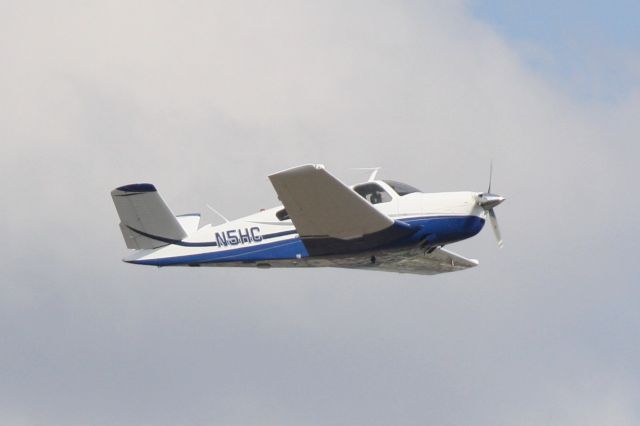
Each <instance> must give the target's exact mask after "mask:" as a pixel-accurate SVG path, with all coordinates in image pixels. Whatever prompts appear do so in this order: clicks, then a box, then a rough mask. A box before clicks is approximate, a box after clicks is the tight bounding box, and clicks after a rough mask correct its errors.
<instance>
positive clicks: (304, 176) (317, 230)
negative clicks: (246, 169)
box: [269, 164, 393, 240]
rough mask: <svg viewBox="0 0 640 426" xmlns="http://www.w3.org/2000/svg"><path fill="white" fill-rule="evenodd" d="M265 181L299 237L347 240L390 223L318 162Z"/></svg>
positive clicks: (376, 230)
mask: <svg viewBox="0 0 640 426" xmlns="http://www.w3.org/2000/svg"><path fill="white" fill-rule="evenodd" d="M269 180H270V181H271V184H272V185H273V187H274V188H275V190H276V192H277V193H278V198H280V201H282V204H283V205H284V207H285V208H286V209H287V212H288V213H289V217H290V218H291V220H292V221H293V224H294V225H295V227H296V229H297V231H298V234H299V235H300V236H301V237H332V238H339V239H343V240H350V239H354V238H360V237H362V236H364V235H367V234H371V233H374V232H378V231H381V230H383V229H386V228H388V227H390V226H391V225H392V224H393V219H391V218H390V217H389V216H387V215H385V214H384V213H381V212H380V211H378V210H377V209H376V208H375V207H373V205H371V204H369V202H368V201H367V200H365V199H364V198H362V197H361V196H360V195H358V194H357V193H356V192H355V191H354V190H352V189H351V188H349V187H348V186H347V185H345V184H344V183H342V182H341V181H340V180H338V179H336V178H335V177H334V176H333V175H331V174H330V173H329V172H327V171H326V170H325V168H324V166H322V165H313V164H308V165H304V166H299V167H294V168H292V169H288V170H284V171H282V172H279V173H275V174H273V175H271V176H269Z"/></svg>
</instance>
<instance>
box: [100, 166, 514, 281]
mask: <svg viewBox="0 0 640 426" xmlns="http://www.w3.org/2000/svg"><path fill="white" fill-rule="evenodd" d="M377 170H378V169H375V170H374V171H373V173H371V176H370V177H369V180H367V181H366V182H363V183H360V184H356V185H353V186H347V185H346V184H344V183H343V182H341V181H340V180H339V179H337V178H336V177H334V176H333V175H332V174H331V173H329V172H328V171H327V170H326V168H325V167H324V166H323V165H321V164H305V165H301V166H298V167H293V168H290V169H287V170H283V171H281V172H278V173H274V174H272V175H270V176H269V180H270V181H271V184H272V185H273V187H274V189H275V191H276V193H277V195H278V198H279V199H280V201H281V202H282V205H281V206H278V207H274V208H271V209H267V210H262V211H260V212H258V213H255V214H252V215H250V216H246V217H242V218H240V219H236V220H232V221H229V220H227V219H226V218H224V217H223V218H224V219H225V223H222V224H219V225H215V226H214V225H211V224H206V225H204V226H202V227H201V226H200V214H197V213H195V214H194V213H192V214H184V215H178V216H176V215H174V214H173V212H172V211H171V210H170V209H169V207H168V206H167V204H166V203H165V201H164V200H163V198H162V197H161V196H160V194H159V193H158V191H157V190H156V188H155V186H153V185H152V184H149V183H137V184H130V185H125V186H121V187H119V188H116V189H114V190H113V191H112V192H111V197H112V198H113V202H114V204H115V207H116V210H117V212H118V216H119V218H120V230H121V231H122V235H123V237H124V240H125V242H126V246H127V248H129V249H131V252H130V254H129V255H127V256H126V257H125V258H124V259H123V261H124V262H127V263H132V264H136V265H153V266H158V267H163V266H235V267H257V268H270V267H337V268H350V269H361V270H370V271H390V272H399V273H411V274H421V275H432V274H438V273H443V272H453V271H459V270H464V269H467V268H472V267H474V266H477V265H478V261H477V260H475V259H468V258H466V257H463V256H461V255H459V254H456V253H454V252H452V251H449V250H447V249H445V248H444V246H445V245H449V244H452V243H455V242H457V241H461V240H465V239H467V238H471V237H473V236H475V235H476V234H478V233H479V232H480V231H481V230H482V228H483V226H484V224H485V219H486V218H488V219H489V221H490V222H491V225H492V228H493V231H494V234H495V237H496V239H497V241H498V246H499V247H501V246H502V238H501V236H500V230H499V228H498V223H497V219H496V215H495V212H494V207H496V206H497V205H499V204H500V203H502V202H503V201H504V200H505V198H504V197H501V196H499V195H496V194H492V193H491V177H490V178H489V189H488V190H487V192H471V191H464V192H439V193H424V192H421V191H420V190H419V189H417V188H414V187H413V186H411V185H407V184H405V183H402V182H397V181H393V180H377V179H376V173H377ZM490 176H491V173H490ZM214 211H215V210H214ZM216 213H217V212H216Z"/></svg>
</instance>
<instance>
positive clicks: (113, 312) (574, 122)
mask: <svg viewBox="0 0 640 426" xmlns="http://www.w3.org/2000/svg"><path fill="white" fill-rule="evenodd" d="M0 16H2V18H0V20H1V22H0V24H1V25H0V27H1V28H2V30H1V31H2V34H3V36H2V37H1V38H0V39H2V40H3V42H2V44H1V45H0V54H1V55H2V57H3V59H4V60H3V63H4V64H7V66H4V67H2V69H0V89H1V90H2V93H3V97H2V101H0V116H1V117H2V125H1V126H0V137H2V140H3V155H2V156H0V166H1V170H2V171H1V172H0V175H1V176H2V178H3V182H5V192H4V197H5V198H4V200H5V201H4V203H3V210H4V212H3V215H4V221H3V222H4V224H3V225H2V226H3V228H2V231H3V234H4V235H5V236H6V237H7V241H8V243H7V244H5V245H3V247H2V249H0V250H2V256H3V259H5V262H6V263H5V267H4V268H3V269H4V278H3V284H2V287H1V288H2V293H3V297H2V300H0V312H2V315H3V321H2V322H1V325H0V334H1V335H2V336H4V337H3V344H2V346H3V350H2V352H1V353H0V362H1V363H2V365H3V371H4V373H3V377H4V380H3V381H2V382H3V383H2V384H0V401H2V402H1V403H0V418H3V417H4V418H5V419H9V420H10V421H14V420H15V419H18V420H21V419H24V421H23V422H22V423H24V424H42V423H46V424H82V423H94V424H95V423H98V424H163V423H165V424H175V423H189V424H211V423H214V424H215V423H216V422H217V423H218V424H238V423H241V424H264V423H278V424H286V423H290V424H301V423H302V424H305V423H308V424H327V423H329V424H353V423H368V424H389V423H395V424H415V423H424V422H429V423H435V424H466V423H469V419H473V423H474V424H492V425H493V424H513V423H523V424H539V423H543V422H551V423H553V422H558V423H562V424H584V423H585V422H586V421H587V420H588V419H597V420H598V421H599V422H600V423H613V422H615V423H621V424H625V422H626V423H628V424H633V423H636V422H637V419H638V416H639V413H638V412H637V410H634V409H633V403H632V402H633V401H634V398H635V396H637V393H638V391H639V389H640V388H639V385H638V370H637V367H636V366H635V360H636V359H637V357H638V355H639V354H638V353H637V352H638V350H637V347H639V346H638V345H637V343H638V341H637V340H638V339H637V333H636V332H635V330H636V329H637V326H638V321H639V319H638V316H637V314H636V309H635V306H634V304H633V300H636V297H635V296H637V289H635V288H634V287H633V277H634V275H635V273H634V272H633V262H632V261H630V260H628V259H629V253H633V250H634V249H635V248H637V242H636V240H637V238H634V235H637V231H638V229H637V225H635V224H634V223H633V221H632V218H631V217H630V216H629V213H630V212H633V211H634V210H633V209H634V206H635V204H636V202H635V200H634V199H633V198H629V194H630V193H631V194H632V193H633V182H634V177H635V164H634V159H635V158H637V154H638V151H637V150H638V149H637V148H636V143H635V140H634V136H635V135H636V134H637V131H636V130H637V122H636V121H637V120H636V119H635V118H636V117H637V111H638V101H637V98H638V97H637V93H635V94H634V93H632V94H629V96H628V97H627V98H625V99H623V100H621V101H620V102H619V103H608V104H606V105H593V104H590V105H585V104H582V103H579V102H576V101H575V100H572V99H570V98H567V97H565V96H564V95H562V94H559V93H558V92H557V91H555V90H554V88H553V86H552V85H550V84H549V83H547V82H546V81H545V80H544V79H543V78H541V77H540V76H538V75H536V74H535V73H534V72H532V71H531V70H529V69H527V67H526V66H525V65H524V64H523V62H522V60H521V58H520V57H519V56H518V54H517V53H516V52H514V51H513V50H512V48H511V47H510V46H509V44H508V42H507V41H505V40H503V39H502V38H500V36H498V35H497V34H496V33H495V32H494V31H492V30H491V28H489V27H488V26H487V25H486V24H483V23H482V22H479V21H477V20H475V19H473V18H472V17H470V15H469V14H468V13H467V11H466V9H465V5H464V4H463V3H457V2H447V3H446V4H442V3H440V2H427V3H423V4H422V3H421V4H415V3H412V2H398V3H389V2H366V3H364V2H346V3H345V2H321V3H317V2H316V3H313V2H284V1H282V2H269V3H265V2H260V1H253V2H247V3H242V4H235V3H233V4H232V3H228V4H225V3H221V2H197V1H192V2H184V3H183V4H181V5H180V6H177V5H176V4H174V3H171V2H137V3H135V4H132V3H130V2H109V3H99V2H72V1H69V2H62V3H56V4H53V3H47V2H35V1H34V2H21V3H20V4H14V5H10V6H4V10H3V13H1V14H0ZM491 158H493V159H494V162H495V166H496V169H495V175H494V188H495V189H496V190H497V191H499V192H500V193H502V194H504V195H506V196H507V197H508V202H507V203H505V204H504V205H503V206H501V208H500V211H499V212H498V214H499V216H500V221H501V225H502V227H503V233H504V235H505V237H506V240H507V245H506V248H505V249H504V250H503V251H501V252H497V251H496V250H495V249H494V242H493V240H492V238H493V237H492V236H491V235H490V233H488V232H484V233H483V234H481V235H480V236H479V237H478V238H476V239H474V240H472V241H469V242H465V243H462V244H459V245H457V246H456V248H455V250H457V251H460V252H461V253H464V254H467V255H470V256H473V257H479V258H480V259H481V262H482V263H481V266H480V267H479V268H476V269H474V270H473V271H468V272H463V273H459V274H451V275H444V276H437V277H430V278H426V279H425V278H423V277H410V276H409V277H407V276H398V275H393V274H366V273H361V272H356V271H338V270H317V271H315V270H314V271H297V270H296V271H277V270H272V271H253V270H247V271H236V270H233V271H228V270H217V269H216V270H208V269H206V268H201V269H199V270H192V269H173V270H172V269H163V270H159V271H157V270H153V269H150V268H134V267H131V266H129V265H124V264H121V263H120V262H119V258H120V257H121V256H122V254H123V253H124V245H123V244H122V241H121V236H120V234H119V232H118V229H117V218H116V215H115V210H114V208H113V206H112V205H111V200H110V198H109V196H108V191H109V190H110V189H112V188H113V187H115V186H117V185H120V184H124V183H129V182H134V181H152V182H154V183H155V184H156V185H157V186H158V187H159V188H160V190H161V192H162V193H163V195H164V196H165V198H166V199H167V200H168V202H169V204H170V205H171V206H172V207H173V208H174V210H176V212H187V211H192V210H200V209H201V208H202V206H203V205H204V203H205V202H209V203H213V204H214V205H215V207H216V208H219V209H221V210H222V211H223V212H224V213H225V214H227V215H228V216H232V217H233V216H241V215H244V214H248V213H251V212H254V211H256V210H257V209H259V208H261V207H268V206H270V205H275V204H276V203H277V200H276V196H275V193H274V192H273V190H272V188H271V187H270V185H269V183H268V181H267V180H266V177H265V176H266V175H267V174H268V173H269V172H272V171H275V170H279V169H282V168H285V167H288V166H292V165H296V164H299V163H304V162H324V163H326V164H327V166H328V167H329V168H330V169H331V170H332V171H334V172H335V173H337V174H338V175H339V176H341V177H343V178H344V179H345V180H347V181H349V182H355V181H356V180H358V179H362V178H363V176H360V175H359V174H358V172H354V171H350V170H349V168H351V167H362V166H377V165H382V166H384V168H383V171H382V173H383V175H384V176H388V177H394V178H398V179H400V180H404V181H407V182H410V183H412V184H415V185H417V186H419V187H421V188H423V189H424V190H426V191H439V190H458V189H472V190H481V189H484V187H485V185H486V179H487V169H488V163H489V160H490V159H491Z"/></svg>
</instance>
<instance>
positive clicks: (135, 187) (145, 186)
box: [116, 183, 156, 192]
mask: <svg viewBox="0 0 640 426" xmlns="http://www.w3.org/2000/svg"><path fill="white" fill-rule="evenodd" d="M116 189H117V190H118V191H122V192H156V187H155V186H153V185H151V184H150V183H132V184H131V185H125V186H121V187H120V188H116Z"/></svg>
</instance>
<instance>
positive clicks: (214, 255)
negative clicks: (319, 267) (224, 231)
mask: <svg viewBox="0 0 640 426" xmlns="http://www.w3.org/2000/svg"><path fill="white" fill-rule="evenodd" d="M307 256H309V253H308V252H307V249H306V248H305V246H304V244H302V240H300V238H297V237H296V238H293V239H289V240H285V241H278V242H274V243H267V244H260V245H256V246H251V247H242V248H237V249H231V250H224V251H216V252H210V253H201V254H192V255H187V256H176V257H165V258H160V259H140V260H128V261H126V262H128V263H135V264H138V265H154V266H170V265H184V264H200V263H219V262H258V261H262V260H275V259H297V258H298V257H301V258H302V257H307Z"/></svg>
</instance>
